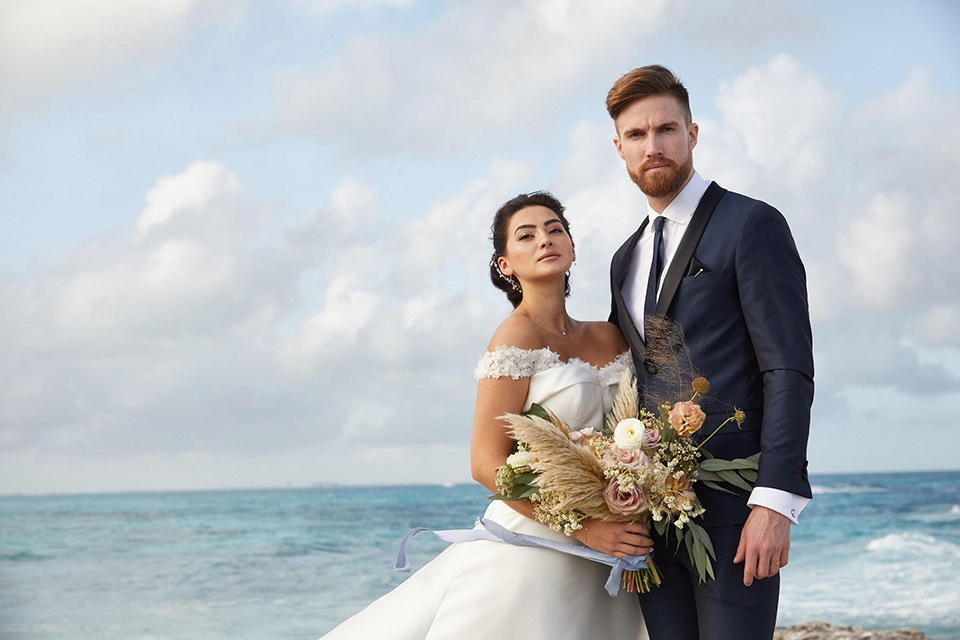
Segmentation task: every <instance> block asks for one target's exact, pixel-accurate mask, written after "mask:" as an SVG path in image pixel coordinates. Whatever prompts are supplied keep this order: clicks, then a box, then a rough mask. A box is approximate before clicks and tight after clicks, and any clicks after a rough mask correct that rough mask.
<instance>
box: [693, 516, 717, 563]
mask: <svg viewBox="0 0 960 640" xmlns="http://www.w3.org/2000/svg"><path fill="white" fill-rule="evenodd" d="M690 531H691V532H692V533H693V536H694V538H696V539H697V541H698V542H699V543H700V544H701V545H703V548H704V549H706V551H707V553H708V554H709V555H710V557H711V558H713V559H714V560H716V559H717V553H716V552H715V551H714V550H713V542H712V541H711V540H710V534H709V533H707V530H706V529H704V528H703V527H701V526H700V525H698V524H697V523H695V522H691V523H690Z"/></svg>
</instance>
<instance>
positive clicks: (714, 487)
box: [703, 480, 737, 496]
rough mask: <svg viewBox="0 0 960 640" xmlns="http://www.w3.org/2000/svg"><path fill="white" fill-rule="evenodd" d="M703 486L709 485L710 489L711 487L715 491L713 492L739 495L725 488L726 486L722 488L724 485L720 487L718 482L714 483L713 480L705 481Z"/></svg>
mask: <svg viewBox="0 0 960 640" xmlns="http://www.w3.org/2000/svg"><path fill="white" fill-rule="evenodd" d="M703 484H705V485H707V486H708V487H710V488H711V489H713V490H715V491H721V492H723V493H729V494H730V495H732V496H735V495H737V494H736V493H734V492H733V491H730V489H727V488H726V487H724V486H722V485H719V484H717V483H716V482H713V481H711V480H704V481H703Z"/></svg>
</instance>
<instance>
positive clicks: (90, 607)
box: [0, 472, 960, 640]
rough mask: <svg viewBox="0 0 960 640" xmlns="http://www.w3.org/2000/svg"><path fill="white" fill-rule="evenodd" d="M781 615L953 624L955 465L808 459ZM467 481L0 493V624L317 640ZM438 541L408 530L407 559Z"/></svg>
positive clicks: (421, 558) (58, 632)
mask: <svg viewBox="0 0 960 640" xmlns="http://www.w3.org/2000/svg"><path fill="white" fill-rule="evenodd" d="M813 484H814V486H815V488H814V493H815V499H814V500H813V502H811V503H810V505H809V506H808V507H807V509H806V511H805V512H804V513H803V516H802V524H801V526H799V527H795V528H794V529H793V544H792V547H791V555H790V564H789V566H788V567H787V568H786V569H785V570H784V572H783V582H782V591H781V606H780V615H779V623H780V624H795V623H799V622H804V621H807V620H825V621H828V622H832V623H836V624H852V625H857V626H862V627H867V628H900V627H914V628H918V629H921V630H922V631H924V632H925V633H926V634H927V635H928V636H929V637H931V638H934V639H936V640H960V579H958V576H960V472H937V473H897V474H864V475H852V474H847V475H819V476H815V477H814V478H813ZM485 495H486V491H485V490H484V489H483V488H482V487H479V486H476V485H458V486H452V487H442V486H412V487H329V488H312V489H275V490H248V491H210V492H203V491H198V492H178V493H140V494H109V495H64V496H38V497H19V496H8V497H0V639H3V640H20V639H24V640H25V639H31V640H35V639H41V638H42V639H61V638H63V639H66V638H69V639H70V640H86V639H91V640H92V639H94V638H96V639H97V640H112V639H120V638H123V639H130V638H143V639H150V638H156V639H160V638H165V639H166V638H170V639H174V638H175V639H191V640H210V639H214V638H230V639H251V640H253V639H258V640H265V639H268V640H284V639H289V640H310V639H313V638H317V637H318V636H320V635H322V634H323V633H325V632H326V631H328V630H329V629H331V628H332V627H334V626H335V625H336V624H337V623H338V622H339V621H340V620H342V619H344V618H346V617H347V616H349V615H351V614H353V613H354V612H356V611H358V610H360V609H361V608H363V607H364V606H365V605H366V604H367V603H369V602H370V601H371V600H373V599H375V598H376V597H378V596H380V595H381V594H383V593H386V592H387V591H389V590H390V589H391V588H393V587H394V586H396V585H397V584H399V583H400V582H402V581H403V579H404V577H405V575H406V574H397V573H395V572H394V571H393V562H394V560H395V554H396V550H397V544H398V543H399V541H400V539H401V538H402V537H403V535H404V534H405V533H406V532H407V531H408V530H409V529H411V528H413V527H417V526H427V527H430V528H435V529H446V528H468V527H470V526H472V525H473V522H474V519H475V518H476V516H477V515H479V514H480V513H482V511H483V509H484V508H486V505H487V500H486V498H485ZM445 546H446V544H445V543H443V542H441V541H440V540H439V539H437V538H436V537H434V536H426V535H425V536H419V537H418V538H416V539H415V540H414V541H413V542H412V543H411V546H410V548H409V549H408V558H409V559H410V561H411V564H412V565H413V567H414V568H417V567H419V566H422V565H423V564H425V563H426V562H427V561H429V560H430V559H431V558H432V557H433V556H434V555H436V554H437V553H438V552H439V551H440V550H442V549H443V548H444V547H445Z"/></svg>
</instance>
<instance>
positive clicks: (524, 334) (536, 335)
mask: <svg viewBox="0 0 960 640" xmlns="http://www.w3.org/2000/svg"><path fill="white" fill-rule="evenodd" d="M545 346H546V343H545V342H544V340H543V333H542V332H541V331H540V328H539V327H538V326H537V325H536V324H534V323H533V321H532V320H530V318H527V317H526V316H522V315H519V314H516V313H511V314H510V315H509V316H507V317H506V318H504V319H503V322H501V323H500V326H499V327H497V330H496V331H494V332H493V337H491V338H490V343H489V344H488V345H487V351H493V350H494V349H496V348H497V347H518V348H520V349H542V348H543V347H545Z"/></svg>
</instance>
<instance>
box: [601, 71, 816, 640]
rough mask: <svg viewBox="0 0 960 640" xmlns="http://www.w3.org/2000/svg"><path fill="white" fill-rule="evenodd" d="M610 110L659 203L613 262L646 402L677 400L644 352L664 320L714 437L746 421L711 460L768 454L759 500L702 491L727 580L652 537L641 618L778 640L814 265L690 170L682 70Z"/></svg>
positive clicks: (762, 215) (766, 214)
mask: <svg viewBox="0 0 960 640" xmlns="http://www.w3.org/2000/svg"><path fill="white" fill-rule="evenodd" d="M607 110H608V112H609V113H610V117H611V118H613V121H614V124H615V126H616V137H615V138H614V143H615V144H616V147H617V152H618V153H619V154H620V157H621V158H622V159H623V160H624V162H625V163H626V166H627V172H628V173H629V174H630V177H631V178H632V179H633V181H634V182H635V183H636V184H637V186H638V187H640V190H641V191H643V193H644V194H645V195H646V196H647V216H646V217H645V218H644V220H643V222H642V224H641V225H640V228H639V229H638V230H637V231H636V233H634V234H633V235H632V236H631V237H630V238H629V239H628V240H627V241H626V242H625V243H624V244H623V246H621V247H620V249H619V250H618V251H617V253H616V254H615V255H614V257H613V263H612V265H611V286H612V293H613V310H612V313H611V317H610V320H611V322H614V323H615V324H617V325H618V326H619V327H620V329H621V330H622V331H623V334H624V335H625V336H626V338H627V341H628V342H629V343H630V347H631V350H632V351H633V358H634V363H635V364H636V369H637V376H638V378H639V380H638V382H639V383H640V384H641V385H643V388H644V391H643V393H644V397H645V399H646V401H647V402H648V403H649V402H650V401H651V398H656V397H658V393H657V392H658V390H660V391H662V392H663V393H664V394H666V393H668V392H667V388H668V381H667V380H665V379H664V378H666V377H667V376H665V375H663V374H664V372H663V371H661V370H660V367H658V364H657V362H656V361H655V359H654V358H652V357H650V356H649V354H648V351H647V346H648V343H649V344H650V345H651V346H652V345H654V344H657V340H658V338H657V331H658V328H657V327H658V326H662V323H660V324H657V323H651V322H650V318H651V317H654V316H666V317H667V318H669V319H670V320H672V321H673V322H675V323H677V324H679V326H680V328H681V329H682V332H683V337H684V339H685V341H686V344H687V348H688V349H689V353H690V357H691V361H692V364H693V367H694V368H695V369H696V370H697V372H698V373H699V374H701V375H703V376H704V377H706V378H707V379H708V380H709V381H710V384H711V389H710V393H709V396H710V398H709V399H706V400H704V401H703V403H702V408H703V410H704V411H705V412H706V413H707V421H706V423H705V424H704V426H703V428H702V429H701V431H700V433H701V434H709V433H711V432H712V431H713V430H714V429H715V428H716V427H717V426H718V425H719V424H720V423H721V422H723V420H724V419H726V418H727V417H728V416H729V415H730V413H731V411H732V407H737V408H739V409H742V410H743V411H744V412H745V414H746V420H745V421H744V422H743V424H742V426H740V427H739V428H738V425H737V424H736V423H735V422H730V423H729V424H727V425H726V426H724V427H723V429H721V430H720V431H719V433H717V435H716V436H714V437H713V438H712V439H711V440H710V442H709V444H708V445H707V446H706V447H705V448H706V449H707V450H709V451H710V453H712V454H713V455H714V456H716V457H718V458H725V459H732V458H743V457H747V456H750V455H753V454H755V453H757V452H760V468H759V477H758V478H757V481H756V486H755V488H754V489H753V491H752V492H751V493H750V495H749V496H747V495H746V494H745V493H743V492H740V493H739V495H731V494H725V493H722V492H718V491H714V490H712V489H710V488H708V487H704V486H702V485H700V484H698V485H696V492H697V496H698V497H699V499H700V502H701V504H702V505H703V506H704V507H705V508H706V510H707V512H706V514H705V515H704V517H703V520H702V524H703V526H704V527H705V528H706V529H707V531H708V533H709V534H710V538H711V540H712V542H713V545H714V548H715V550H716V552H717V558H716V561H715V562H714V569H715V572H716V579H715V580H714V579H709V578H708V579H707V581H706V582H705V583H703V584H700V583H699V577H698V575H697V572H696V569H695V568H693V567H692V566H691V563H690V560H689V557H688V554H687V552H686V551H685V550H683V549H681V550H680V551H679V552H677V553H674V552H675V551H676V548H677V547H676V536H671V538H670V542H669V544H668V543H667V542H666V541H664V540H662V539H661V540H656V537H655V540H656V542H655V544H654V546H655V548H656V549H657V551H658V553H657V555H656V558H657V565H658V567H659V568H660V569H661V570H662V573H663V583H662V585H661V586H660V587H659V588H656V589H654V590H653V591H652V592H650V593H647V594H643V595H642V596H641V598H640V604H641V607H642V608H643V614H644V619H645V621H646V624H647V628H648V630H649V632H650V637H651V639H652V640H697V639H704V640H706V639H709V640H720V639H729V640H734V639H736V640H744V639H751V638H755V639H757V640H759V639H765V640H769V639H770V638H771V637H772V636H773V630H774V626H775V624H776V617H777V600H778V597H779V587H780V580H779V575H778V572H779V570H780V569H781V568H783V567H784V566H785V565H786V564H787V560H788V554H789V549H790V525H791V524H796V523H797V517H798V516H799V514H800V512H801V511H802V510H803V507H804V506H805V505H806V503H807V502H808V500H809V499H810V497H811V493H810V484H809V482H808V480H807V470H806V469H807V462H806V447H807V434H808V432H809V426H810V405H811V403H812V402H813V355H812V336H811V332H810V320H809V313H808V310H807V293H806V276H805V273H804V269H803V264H802V263H801V262H800V257H799V255H798V254H797V249H796V246H795V244H794V242H793V238H792V236H791V234H790V230H789V228H788V227H787V223H786V221H785V220H784V219H783V216H781V215H780V213H779V212H778V211H777V210H776V209H774V208H773V207H771V206H770V205H768V204H766V203H763V202H760V201H758V200H753V199H751V198H748V197H746V196H742V195H739V194H737V193H733V192H730V191H727V190H725V189H723V188H722V187H720V186H719V185H717V184H716V183H715V182H707V181H706V180H704V179H703V178H701V177H700V175H699V174H698V173H697V172H696V171H694V168H693V148H694V147H695V146H696V145H697V135H698V133H699V128H698V127H697V125H696V124H694V123H693V121H692V118H691V114H690V102H689V97H688V95H687V90H686V88H685V87H684V86H683V85H682V84H681V83H680V81H679V80H678V79H677V77H676V76H675V75H674V74H673V73H672V72H671V71H670V70H668V69H666V68H664V67H661V66H659V65H653V66H648V67H642V68H639V69H634V70H633V71H631V72H630V73H628V74H626V75H624V76H623V77H622V78H620V79H619V80H617V82H616V83H615V84H614V85H613V88H612V89H610V92H609V94H608V95H607ZM645 319H646V320H645ZM645 325H646V326H645ZM660 342H662V339H661V340H660ZM701 437H703V436H701Z"/></svg>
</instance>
